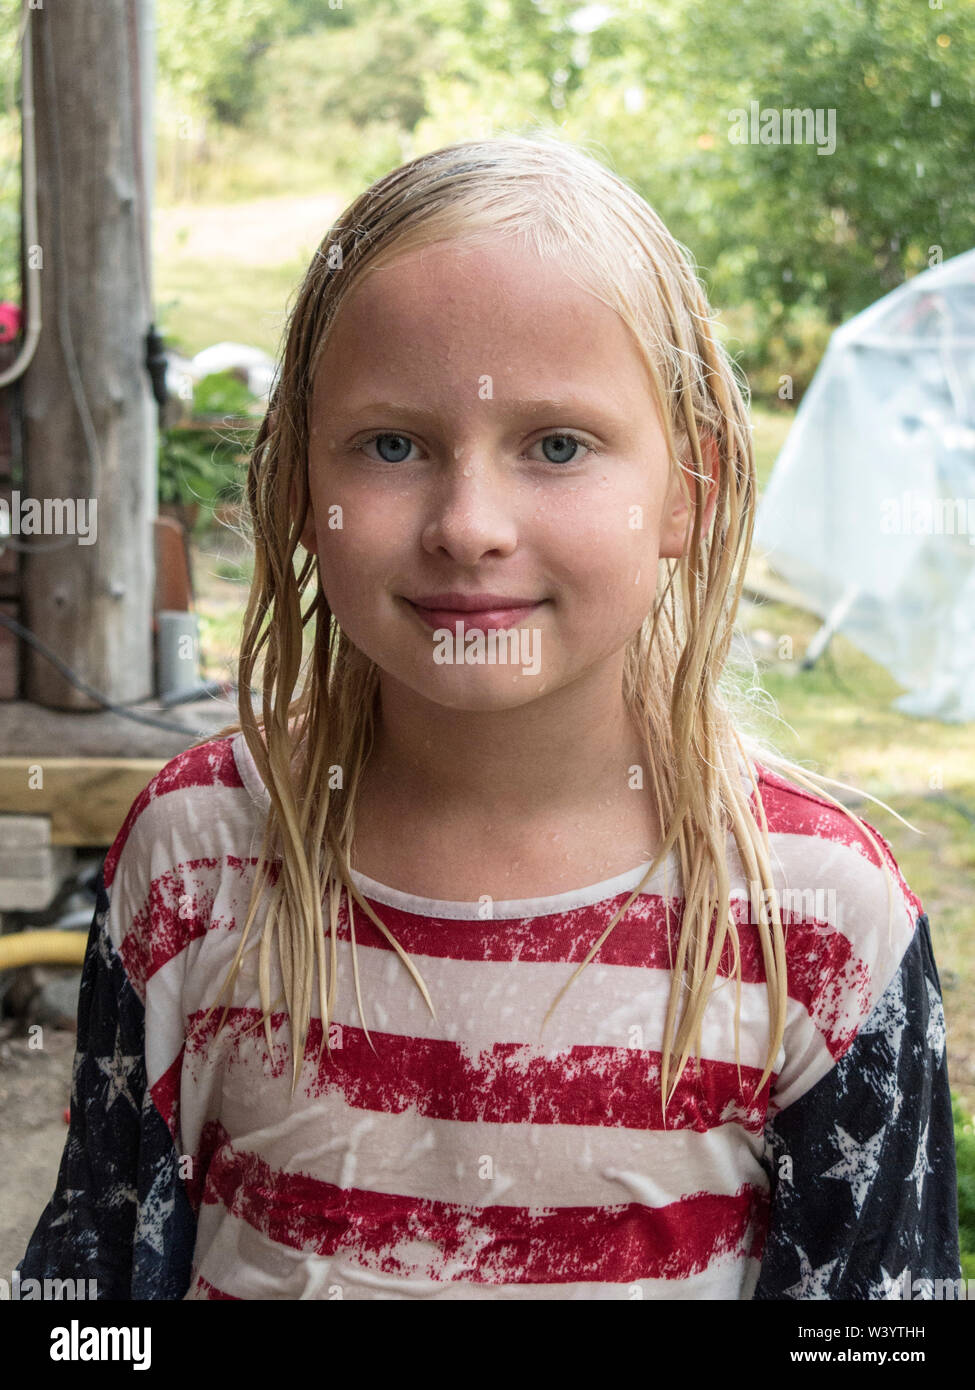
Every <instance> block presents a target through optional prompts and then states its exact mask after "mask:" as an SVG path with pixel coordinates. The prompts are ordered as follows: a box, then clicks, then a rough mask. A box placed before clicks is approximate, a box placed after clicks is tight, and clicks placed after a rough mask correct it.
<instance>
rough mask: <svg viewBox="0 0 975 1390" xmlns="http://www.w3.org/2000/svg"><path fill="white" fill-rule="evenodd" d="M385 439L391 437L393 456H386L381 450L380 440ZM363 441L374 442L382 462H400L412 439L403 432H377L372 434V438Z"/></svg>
mask: <svg viewBox="0 0 975 1390" xmlns="http://www.w3.org/2000/svg"><path fill="white" fill-rule="evenodd" d="M385 439H391V440H392V441H393V448H392V453H393V454H394V455H395V457H393V458H388V457H387V456H386V455H385V454H384V453H383V452H382V448H381V447H380V440H385ZM365 443H367V444H375V446H376V448H377V449H379V452H380V457H381V458H382V460H383V462H384V463H402V462H403V459H404V458H405V457H406V455H407V454H408V453H409V451H410V448H411V447H412V444H413V441H412V439H407V437H406V435H405V434H377V435H374V436H373V437H372V439H367V440H366V441H365Z"/></svg>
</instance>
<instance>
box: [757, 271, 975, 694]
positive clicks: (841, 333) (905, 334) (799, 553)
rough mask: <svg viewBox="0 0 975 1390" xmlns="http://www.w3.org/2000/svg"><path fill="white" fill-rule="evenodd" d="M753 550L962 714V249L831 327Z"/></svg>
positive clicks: (966, 284) (971, 688) (966, 517)
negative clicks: (839, 610)
mask: <svg viewBox="0 0 975 1390" xmlns="http://www.w3.org/2000/svg"><path fill="white" fill-rule="evenodd" d="M754 549H755V550H756V551H757V552H759V553H763V554H765V556H766V557H767V559H768V563H769V565H770V567H771V568H772V569H773V570H774V571H776V572H777V573H778V574H780V575H781V576H782V577H783V578H784V579H786V580H787V581H788V582H789V583H790V584H791V585H792V586H793V587H794V588H796V589H798V590H799V592H800V593H802V594H803V595H804V597H805V599H806V601H807V603H808V605H809V608H810V609H811V610H812V611H813V612H816V613H819V614H820V615H821V616H822V617H823V618H824V619H825V618H826V617H827V616H828V615H829V614H830V612H831V610H833V609H834V608H835V607H836V605H837V604H839V603H840V602H841V600H846V601H847V602H848V604H849V606H848V607H847V609H846V612H845V616H843V617H842V619H841V621H840V622H839V630H840V631H841V632H843V633H844V635H845V636H847V637H848V638H849V639H850V641H851V642H853V643H854V644H855V645H856V646H857V647H859V648H860V649H861V651H864V652H866V654H867V655H868V656H870V657H872V658H873V660H875V661H877V662H879V663H880V664H881V665H882V666H884V667H886V668H887V670H888V671H890V673H891V675H893V676H894V678H895V679H896V680H898V681H899V682H900V684H901V685H903V686H906V687H907V693H906V694H905V695H902V696H901V697H900V698H899V699H898V700H896V701H895V708H897V709H900V710H903V711H904V712H905V713H907V714H913V715H920V716H932V717H936V718H939V719H943V720H947V721H961V720H972V719H975V250H973V251H968V252H966V253H965V254H964V255H961V256H956V257H954V258H953V259H952V260H950V261H945V262H944V263H943V264H942V265H939V266H935V267H933V268H932V269H930V270H926V271H924V272H923V273H922V274H920V275H917V276H915V277H914V279H913V280H909V281H907V283H906V284H904V285H901V286H900V287H899V288H898V289H896V290H894V291H893V293H892V294H889V295H886V296H885V297H884V298H883V299H881V300H878V302H877V303H876V304H873V305H871V307H870V308H869V309H866V310H864V312H863V313H861V314H858V315H857V317H856V318H854V319H851V320H850V322H849V323H847V324H844V325H843V327H842V328H839V329H837V330H836V332H835V333H834V334H833V336H832V338H831V339H830V343H829V347H828V349H827V351H826V353H825V355H824V357H823V360H822V362H821V363H820V366H819V370H818V371H817V373H816V375H815V377H814V379H813V382H812V384H811V385H810V387H809V390H808V391H807V392H806V394H805V396H804V397H803V399H802V402H801V404H800V406H799V409H798V411H797V412H796V418H795V421H794V423H793V426H792V429H791V430H790V431H789V435H788V438H787V439H786V443H785V447H784V448H783V450H782V452H781V454H780V455H779V457H778V459H777V461H776V464H775V469H774V471H773V474H772V477H771V480H770V482H769V485H768V488H767V490H766V492H765V495H764V496H763V498H762V502H761V504H760V506H759V509H758V514H757V517H756V523H755V541H754Z"/></svg>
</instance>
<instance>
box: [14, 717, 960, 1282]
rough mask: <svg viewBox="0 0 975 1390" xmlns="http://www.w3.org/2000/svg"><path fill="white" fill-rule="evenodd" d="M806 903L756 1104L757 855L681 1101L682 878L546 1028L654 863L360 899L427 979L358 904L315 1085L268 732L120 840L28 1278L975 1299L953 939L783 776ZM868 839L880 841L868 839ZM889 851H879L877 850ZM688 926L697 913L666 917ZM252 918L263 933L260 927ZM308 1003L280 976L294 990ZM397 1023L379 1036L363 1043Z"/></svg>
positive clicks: (775, 780)
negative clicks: (810, 894) (672, 998)
mask: <svg viewBox="0 0 975 1390" xmlns="http://www.w3.org/2000/svg"><path fill="white" fill-rule="evenodd" d="M758 773H759V778H760V787H761V790H762V795H763V801H764V805H765V809H766V814H767V816H768V821H769V833H770V843H771V847H772V851H773V852H772V864H773V869H774V870H775V882H776V885H777V886H781V887H783V888H784V887H787V886H789V885H793V886H795V885H799V886H801V887H802V888H806V887H808V886H809V885H812V886H822V887H828V888H829V889H830V890H831V891H830V892H828V893H826V894H820V895H819V896H818V897H816V898H815V899H812V898H810V899H809V902H808V903H806V905H805V906H803V907H802V908H801V910H795V911H791V912H789V911H787V912H785V913H784V920H785V921H786V922H787V923H788V924H789V925H788V930H787V936H786V948H787V960H788V977H789V1011H788V1021H787V1028H786V1035H785V1040H784V1042H783V1045H782V1047H781V1048H780V1050H779V1054H778V1056H777V1057H776V1059H775V1069H774V1071H773V1074H772V1077H771V1078H770V1079H769V1080H768V1081H766V1084H765V1086H764V1087H763V1088H762V1089H761V1090H760V1091H758V1092H757V1093H756V1085H757V1082H758V1080H759V1078H760V1076H761V1073H762V1070H763V1067H764V1062H765V1056H766V1051H767V1045H768V1036H769V1034H768V1002H767V990H766V985H765V977H764V969H763V962H762V953H761V946H760V940H759V933H758V930H757V927H756V925H755V922H754V920H753V919H754V917H755V910H754V908H755V904H754V902H753V900H752V899H751V898H750V896H749V892H748V885H747V884H746V882H745V876H744V874H743V873H742V872H741V865H740V863H739V862H738V859H737V853H736V851H735V849H734V844H733V841H732V840H731V839H730V838H729V869H730V871H731V873H732V889H733V904H732V906H733V910H734V912H735V916H736V920H737V921H738V930H739V936H740V944H741V971H742V985H741V1023H740V1036H739V1047H740V1062H741V1068H740V1073H739V1069H738V1066H737V1065H736V1057H735V1047H734V1013H735V1003H736V998H735V995H736V989H735V983H734V978H733V956H732V954H731V948H730V944H726V947H725V951H724V954H723V956H722V962H721V970H720V972H719V978H720V979H721V981H722V986H721V988H719V989H718V990H717V991H716V992H715V993H714V995H713V996H712V998H711V999H710V1000H709V1003H708V1007H707V1010H706V1012H705V1015H704V1025H703V1032H702V1040H701V1057H700V1061H699V1063H696V1062H695V1061H694V1060H693V1059H692V1061H691V1062H690V1063H689V1064H688V1067H687V1068H686V1069H685V1072H684V1074H683V1076H682V1078H681V1081H680V1084H679V1086H678V1088H677V1091H676V1093H675V1095H674V1096H673V1098H672V1100H671V1101H670V1103H669V1105H668V1108H667V1113H666V1119H664V1117H663V1115H662V1113H661V1089H660V1048H661V1043H662V1035H663V1019H664V1015H665V1011H666V1003H667V997H668V993H669V988H670V969H669V961H670V958H671V956H670V953H671V950H672V947H673V944H674V943H675V942H676V938H677V933H678V932H679V930H680V924H681V911H682V899H681V896H680V882H679V874H678V871H677V865H676V861H675V859H674V857H673V856H671V858H670V860H668V862H667V863H666V864H664V865H661V866H660V868H659V869H658V870H657V872H656V873H655V874H654V876H653V878H652V879H651V880H650V881H649V882H648V883H647V884H645V885H644V888H643V891H642V892H641V893H640V895H639V896H638V897H637V898H636V899H635V900H634V902H633V904H632V905H631V907H630V908H629V910H628V911H627V913H626V914H625V915H624V917H623V918H622V920H621V921H620V922H619V923H618V924H617V925H616V927H615V928H614V929H613V931H612V932H611V933H610V935H609V936H608V938H607V940H606V941H605V942H604V943H603V945H602V946H601V947H600V949H599V951H598V952H597V954H596V955H595V957H594V959H593V960H592V961H591V962H590V964H589V965H587V967H586V969H585V970H584V971H583V972H582V973H581V975H580V976H579V977H578V979H577V980H575V981H574V982H573V984H572V986H571V987H570V988H569V990H568V991H567V992H566V994H565V995H564V996H563V998H562V1000H561V1002H560V1003H559V1005H558V1007H557V1008H556V1010H555V1011H554V1013H553V1014H552V1016H551V1018H550V1019H549V1021H548V1023H547V1024H546V1026H545V1028H544V1030H542V1028H541V1024H542V1020H543V1018H544V1015H545V1013H546V1011H547V1010H548V1008H549V1006H550V1005H551V1003H552V1002H553V1000H554V998H555V996H556V994H557V993H558V992H559V990H560V989H561V987H562V986H563V985H564V984H565V983H566V981H567V980H568V978H569V977H570V975H571V974H572V973H573V971H574V970H575V969H576V967H577V966H578V964H579V963H581V961H582V960H583V959H584V958H585V956H586V954H587V953H588V951H589V950H590V948H591V946H592V944H593V943H594V941H595V940H597V939H598V937H599V936H600V935H601V934H602V932H603V930H604V929H605V927H606V926H607V924H608V923H609V921H610V919H611V918H612V916H613V914H614V913H615V911H616V910H617V909H618V907H619V906H620V904H621V903H622V902H623V901H624V900H625V898H626V897H627V896H629V893H630V892H631V891H632V889H633V888H634V887H635V886H636V885H637V884H638V883H639V882H640V880H641V879H642V877H643V874H644V871H645V870H644V868H637V869H634V870H632V871H631V872H629V873H626V874H623V875H619V876H618V877H617V878H614V879H611V880H608V881H607V882H605V883H602V884H596V885H593V886H592V887H590V888H588V889H583V890H579V891H574V892H570V893H562V894H557V895H555V896H553V897H550V898H545V899H529V900H524V901H519V902H507V903H505V902H500V903H494V904H492V905H491V908H490V915H488V916H485V915H483V912H484V909H483V908H481V907H480V906H479V904H472V903H450V902H440V901H434V900H430V899H422V898H416V897H412V896H411V895H407V894H404V893H401V892H398V891H397V890H395V889H393V888H389V887H386V886H384V885H382V884H378V883H375V882H374V881H373V880H371V879H368V878H366V877H364V876H363V875H360V874H357V875H355V879H356V885H357V887H358V889H359V891H360V892H361V893H362V894H363V896H364V897H365V898H366V899H367V900H368V901H369V902H370V904H371V906H372V907H373V910H374V911H375V912H376V913H377V915H378V916H379V918H380V920H381V921H383V922H384V924H385V925H386V927H387V928H388V929H389V930H390V931H391V932H392V933H393V935H394V937H395V938H396V940H397V941H398V942H399V944H400V945H401V946H402V948H403V949H404V950H405V951H406V952H407V953H408V954H409V956H410V958H411V959H412V960H413V962H414V964H415V965H416V966H417V968H418V969H419V971H420V974H421V975H422V977H423V979H424V981H425V983H426V985H427V987H428V989H429V991H430V995H431V998H432V1000H433V1003H434V1007H435V1009H436V1017H434V1016H433V1015H431V1013H430V1010H429V1009H428V1007H427V1005H426V1003H425V1001H424V1000H423V998H422V996H421V994H420V992H419V990H418V988H417V986H416V985H415V983H414V982H413V981H412V979H411V978H410V976H409V974H408V972H407V970H406V968H405V966H404V965H403V963H402V961H401V960H400V959H399V958H398V956H397V955H396V953H395V951H394V950H393V949H392V947H391V946H390V945H389V943H388V942H387V941H386V940H385V939H384V937H383V936H382V935H381V933H380V932H379V931H378V930H377V929H376V928H375V927H374V926H373V924H372V923H371V922H370V921H369V919H368V918H367V917H366V916H365V914H364V913H362V912H361V911H360V910H359V909H358V908H356V909H355V910H354V916H353V921H352V923H351V927H354V931H355V941H356V946H357V952H358V962H359V972H360V988H361V995H362V1000H363V1008H364V1010H365V1019H364V1020H363V1019H362V1018H361V1017H360V1016H359V1011H358V1007H357V1004H356V997H355V990H354V981H353V976H352V962H351V957H350V922H349V916H348V904H347V901H346V899H345V897H344V896H343V902H342V908H341V912H340V918H339V932H338V935H339V977H338V983H337V988H336V998H335V1006H334V1010H333V1015H332V1021H331V1027H330V1030H329V1043H330V1049H331V1050H330V1052H328V1051H325V1050H324V1049H323V1048H320V1044H321V1042H322V1023H321V1010H320V1009H319V1008H318V1006H317V995H316V996H315V1002H314V1003H313V1011H312V1012H313V1019H312V1026H311V1032H310V1036H309V1046H308V1050H307V1054H306V1058H305V1061H304V1064H303V1066H302V1069H301V1073H300V1077H299V1084H298V1088H297V1091H296V1092H295V1094H294V1095H292V1089H291V1078H292V1071H291V1035H290V1028H289V1024H288V1019H287V1017H286V1015H285V1014H284V1012H283V1011H282V1010H281V1009H279V1010H278V1011H276V1012H274V1013H273V1014H272V1018H271V1023H270V1030H271V1043H272V1045H271V1048H270V1049H268V1047H267V1041H266V1038H265V1033H264V1029H263V1027H262V1026H261V1021H260V1020H261V1010H260V1002H259V991H258V988H257V971H256V951H255V952H253V953H248V955H247V956H245V962H244V967H243V968H242V971H241V974H240V976H239V978H238V981H237V983H236V986H235V989H234V992H233V997H232V999H231V1000H230V1009H229V1012H228V1015H227V1019H226V1022H225V1024H224V1027H223V1029H222V1030H221V1031H219V1032H218V1031H217V1027H216V1024H217V1021H218V1019H219V1016H220V1011H219V1010H218V1011H216V1012H214V1013H213V1014H211V1015H210V1016H209V1017H207V1015H208V1011H209V1010H210V1008H211V1006H212V1005H213V1004H214V1003H215V1002H216V1000H217V998H218V996H219V994H220V990H221V988H222V985H223V982H224V978H225V976H226V973H227V970H228V969H229V966H230V964H231V962H232V960H233V958H234V954H235V951H236V948H237V945H238V944H239V940H240V932H241V930H242V927H243V922H244V920H245V916H246V909H247V903H248V900H249V895H250V886H251V882H252V876H253V873H254V868H255V864H256V858H257V852H258V848H259V845H260V838H261V831H262V829H263V819H264V816H265V814H266V809H267V804H268V801H267V793H266V790H265V789H264V787H263V786H262V784H261V782H260V778H259V776H258V773H257V770H256V767H255V766H254V763H253V760H252V759H251V757H250V754H249V751H248V749H247V747H246V743H245V742H244V739H243V736H242V735H239V734H238V735H236V736H230V737H227V738H224V739H214V740H212V741H210V742H209V743H206V744H203V745H200V746H198V747H195V748H192V749H190V750H188V751H187V752H186V753H183V754H181V755H180V756H179V757H177V758H175V759H173V760H172V761H171V762H170V763H168V764H167V765H166V767H165V768H163V769H162V770H161V771H160V772H159V773H158V774H157V776H156V777H155V778H153V780H152V782H150V784H149V786H148V787H147V788H146V789H145V791H144V792H143V793H142V794H141V795H140V797H139V798H137V800H136V802H135V803H134V804H133V806H132V808H131V810H130V812H129V815H128V817H127V818H126V822H125V824H124V825H123V827H122V829H121V831H120V832H119V835H118V837H117V838H116V841H115V843H114V844H113V846H112V848H111V850H110V851H109V853H108V855H107V857H106V860H105V863H104V866H103V871H102V875H101V876H100V880H99V885H98V904H97V908H96V912H95V917H94V920H93V923H92V929H91V934H90V939H89V946H88V952H87V956H86V960H85V966H84V972H83V979H82V992H81V999H80V1003H79V1032H78V1051H77V1056H76V1060H75V1069H74V1077H73V1090H72V1104H71V1123H70V1127H69V1132H68V1138H67V1142H66V1145H65V1151H64V1156H63V1159H62V1164H61V1170H60V1173H59V1177H58V1182H57V1188H56V1191H55V1193H54V1196H53V1198H52V1200H51V1202H50V1203H49V1204H48V1206H47V1208H46V1209H45V1211H44V1213H43V1215H42V1216H41V1218H40V1221H39V1223H38V1226H37V1229H36V1230H35V1232H34V1235H33V1237H32V1239H31V1242H30V1244H29V1247H28V1250H27V1254H26V1256H25V1258H24V1260H23V1262H22V1264H21V1266H20V1275H21V1279H22V1280H24V1279H27V1278H31V1277H36V1278H44V1277H60V1278H67V1277H84V1278H87V1279H92V1278H94V1279H97V1281H98V1296H99V1298H133V1299H181V1298H186V1299H214V1298H218V1299H220V1298H224V1299H226V1298H230V1299H264V1298H287V1299H323V1298H355V1299H358V1298H391V1297H392V1298H461V1299H475V1298H489V1299H490V1298H505V1299H510V1298H517V1299H523V1298H542V1299H553V1298H558V1299H566V1298H581V1299H593V1298H595V1299H613V1298H627V1299H632V1298H634V1297H644V1298H668V1299H669V1298H681V1299H696V1298H705V1299H716V1298H722V1299H723V1298H733V1299H742V1298H746V1299H747V1298H753V1297H754V1298H775V1299H808V1298H831V1299H834V1298H882V1297H885V1296H890V1293H889V1291H890V1289H891V1288H893V1287H895V1283H896V1280H897V1279H898V1278H899V1277H900V1275H901V1274H902V1272H903V1271H904V1270H905V1269H909V1270H910V1271H911V1274H912V1277H914V1278H917V1277H920V1278H925V1277H929V1278H932V1279H949V1278H950V1279H956V1278H958V1276H959V1273H960V1266H959V1258H958V1230H957V1205H956V1188H955V1170H954V1144H953V1137H952V1123H951V1107H950V1095H949V1091H948V1078H947V1062H946V1056H945V1033H944V1016H943V1010H942V1003H941V992H940V985H939V982H938V976H937V970H936V967H935V964H934V960H933V955H932V951H931V942H930V933H929V927H928V921H927V918H926V916H925V915H924V913H923V910H922V908H921V904H920V903H919V902H918V900H917V898H916V897H915V896H914V895H913V894H912V893H911V891H910V889H909V888H908V886H907V885H906V884H905V883H904V881H903V878H902V877H901V875H900V873H899V871H898V869H897V866H896V864H895V863H894V860H893V856H892V855H891V853H890V849H889V846H888V845H887V843H886V841H885V840H883V839H882V837H879V836H878V839H879V840H880V843H881V845H882V847H883V852H884V854H885V856H886V857H887V862H888V864H889V866H890V867H891V870H892V873H893V876H894V880H895V884H896V888H895V914H894V923H893V929H892V931H888V913H887V888H886V880H885V877H884V872H883V868H882V866H881V863H880V861H879V859H878V857H877V854H876V851H875V850H874V849H873V848H872V847H871V846H870V845H869V844H868V843H867V841H866V840H865V838H864V837H863V836H862V835H859V834H858V833H857V832H856V831H855V828H854V827H853V826H852V825H851V824H850V822H849V821H848V820H847V819H846V818H845V817H843V816H842V815H841V814H840V813H839V812H838V811H836V810H835V808H833V807H831V806H830V805H829V803H828V802H826V801H825V800H823V799H820V798H818V797H816V796H815V795H813V794H811V793H808V792H805V791H799V790H797V789H796V788H794V787H792V786H791V785H790V784H789V783H787V782H785V781H784V780H782V779H781V778H779V777H778V776H776V775H775V774H773V773H771V772H770V771H768V770H766V769H762V768H759V769H758ZM871 828H872V827H871ZM875 833H876V832H875ZM668 906H669V921H668V911H667V909H668ZM257 925H258V923H255V926H254V928H252V933H251V937H252V939H253V940H256V937H255V930H256V927H257ZM279 993H280V976H279V975H278V974H277V973H275V974H274V975H273V977H272V988H271V997H272V998H275V997H277V996H278V995H279ZM366 1030H368V1036H367V1032H366Z"/></svg>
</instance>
